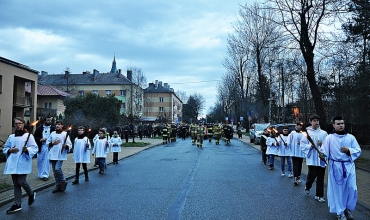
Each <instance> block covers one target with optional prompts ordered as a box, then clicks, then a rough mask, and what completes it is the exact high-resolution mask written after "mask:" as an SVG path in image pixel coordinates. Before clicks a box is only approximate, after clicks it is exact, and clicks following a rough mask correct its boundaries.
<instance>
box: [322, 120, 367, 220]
mask: <svg viewBox="0 0 370 220" xmlns="http://www.w3.org/2000/svg"><path fill="white" fill-rule="evenodd" d="M333 128H334V130H333V133H332V134H329V135H328V136H327V137H326V138H325V140H324V143H323V148H324V153H325V154H326V155H327V156H328V158H329V173H328V192H327V199H328V206H329V209H330V212H331V213H336V214H337V216H338V218H341V219H344V218H343V215H344V216H345V217H346V218H347V219H353V215H352V213H351V212H352V211H353V210H354V209H355V207H356V203H357V194H358V191H357V185H356V170H355V163H354V161H355V160H356V159H357V158H358V157H359V156H360V155H361V148H360V145H359V144H358V142H357V140H356V138H355V137H354V136H353V135H351V134H348V133H347V132H346V131H345V124H344V119H343V118H342V117H335V118H334V119H333Z"/></svg>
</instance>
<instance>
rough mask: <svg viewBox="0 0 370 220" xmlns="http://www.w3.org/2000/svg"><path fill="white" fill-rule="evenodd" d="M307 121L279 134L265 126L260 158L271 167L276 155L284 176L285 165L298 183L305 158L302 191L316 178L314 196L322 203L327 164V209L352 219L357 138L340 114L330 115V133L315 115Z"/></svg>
mask: <svg viewBox="0 0 370 220" xmlns="http://www.w3.org/2000/svg"><path fill="white" fill-rule="evenodd" d="M309 122H310V126H309V127H307V128H304V126H303V123H300V122H299V123H297V124H296V126H295V130H294V131H292V132H291V133H290V134H289V128H288V127H284V128H283V132H282V133H281V134H280V133H279V132H278V131H277V130H276V129H274V128H273V127H268V128H266V129H265V130H264V131H263V134H262V137H261V152H262V162H263V163H264V164H267V165H268V166H269V169H270V170H274V162H275V156H279V157H280V169H281V172H282V173H281V175H282V176H285V168H286V166H287V169H288V177H291V178H293V185H294V186H297V185H299V184H300V183H302V181H301V172H302V163H303V159H305V160H306V165H307V167H308V174H307V180H306V183H305V188H304V193H305V194H306V195H309V194H310V191H311V188H312V186H313V183H314V182H315V181H316V189H315V197H314V198H315V199H316V200H317V201H319V202H322V203H323V202H325V201H326V200H325V198H324V180H325V171H326V167H327V166H329V169H328V172H329V173H328V186H327V199H328V206H329V210H330V212H331V213H336V214H337V219H340V220H344V219H353V214H352V211H353V210H354V209H355V206H356V203H357V193H358V192H357V185H356V172H355V164H354V160H356V159H357V158H358V157H359V156H360V154H361V148H360V146H359V144H358V143H357V141H356V138H355V137H354V136H353V135H351V134H348V133H347V132H346V131H345V129H344V128H345V125H344V119H343V118H342V117H335V118H334V119H333V121H332V126H333V131H332V133H331V134H329V135H328V134H327V132H326V131H324V130H322V129H320V117H319V116H318V115H312V116H311V117H310V119H309ZM285 161H286V163H285Z"/></svg>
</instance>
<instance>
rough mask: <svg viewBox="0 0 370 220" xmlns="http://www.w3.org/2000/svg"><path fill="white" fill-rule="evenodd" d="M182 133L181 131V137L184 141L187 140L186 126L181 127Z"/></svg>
mask: <svg viewBox="0 0 370 220" xmlns="http://www.w3.org/2000/svg"><path fill="white" fill-rule="evenodd" d="M180 129H181V130H180V131H181V137H182V139H183V140H185V138H186V130H187V128H186V124H184V123H183V124H182V125H181V127H180Z"/></svg>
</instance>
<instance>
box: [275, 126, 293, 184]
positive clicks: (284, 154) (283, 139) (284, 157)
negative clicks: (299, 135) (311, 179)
mask: <svg viewBox="0 0 370 220" xmlns="http://www.w3.org/2000/svg"><path fill="white" fill-rule="evenodd" d="M288 135H289V128H288V127H283V133H282V134H278V138H277V139H278V141H279V146H280V147H279V149H278V150H279V151H278V156H279V157H280V168H281V176H285V161H286V165H287V167H288V177H289V178H292V177H293V170H292V158H291V156H292V151H291V149H290V145H288V143H287V140H288Z"/></svg>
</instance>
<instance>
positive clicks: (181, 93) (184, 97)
mask: <svg viewBox="0 0 370 220" xmlns="http://www.w3.org/2000/svg"><path fill="white" fill-rule="evenodd" d="M176 95H177V96H178V97H179V99H180V100H181V101H182V102H183V103H185V102H186V101H187V100H188V98H189V97H188V96H187V95H186V92H185V91H181V90H177V92H176Z"/></svg>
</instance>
